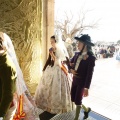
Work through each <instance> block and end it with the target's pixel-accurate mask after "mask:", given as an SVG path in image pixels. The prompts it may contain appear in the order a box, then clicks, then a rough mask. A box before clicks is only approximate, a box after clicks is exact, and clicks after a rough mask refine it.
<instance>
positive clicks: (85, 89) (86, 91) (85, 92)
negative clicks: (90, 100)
mask: <svg viewBox="0 0 120 120" xmlns="http://www.w3.org/2000/svg"><path fill="white" fill-rule="evenodd" d="M88 95H89V91H88V89H87V88H84V91H83V97H87V96H88Z"/></svg>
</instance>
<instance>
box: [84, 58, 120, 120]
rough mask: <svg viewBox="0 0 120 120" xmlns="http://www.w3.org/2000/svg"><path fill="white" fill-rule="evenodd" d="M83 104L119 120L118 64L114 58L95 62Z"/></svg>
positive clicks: (119, 88)
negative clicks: (87, 94)
mask: <svg viewBox="0 0 120 120" xmlns="http://www.w3.org/2000/svg"><path fill="white" fill-rule="evenodd" d="M83 104H85V105H87V106H89V107H91V108H92V110H93V111H95V112H97V113H100V114H101V115H104V116H106V117H108V118H110V119H112V120H120V62H119V61H117V60H116V59H115V58H106V59H99V60H96V66H95V69H94V74H93V79H92V83H91V88H90V91H89V96H88V97H87V98H84V99H83Z"/></svg>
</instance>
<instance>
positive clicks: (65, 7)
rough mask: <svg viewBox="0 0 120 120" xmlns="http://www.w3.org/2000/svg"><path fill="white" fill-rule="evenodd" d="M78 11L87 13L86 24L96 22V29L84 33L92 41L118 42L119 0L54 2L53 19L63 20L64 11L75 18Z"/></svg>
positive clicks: (119, 38)
mask: <svg viewBox="0 0 120 120" xmlns="http://www.w3.org/2000/svg"><path fill="white" fill-rule="evenodd" d="M80 10H83V11H89V12H88V13H87V14H86V22H92V21H98V27H97V28H96V29H89V30H87V31H84V33H86V34H89V35H90V36H91V38H92V40H93V41H106V42H116V41H117V40H120V12H119V11H120V0H55V18H56V17H57V18H59V19H61V18H63V19H64V15H63V14H64V12H65V11H66V12H68V13H70V11H71V12H72V13H73V14H74V16H77V15H78V13H79V11H80ZM75 18H76V17H75Z"/></svg>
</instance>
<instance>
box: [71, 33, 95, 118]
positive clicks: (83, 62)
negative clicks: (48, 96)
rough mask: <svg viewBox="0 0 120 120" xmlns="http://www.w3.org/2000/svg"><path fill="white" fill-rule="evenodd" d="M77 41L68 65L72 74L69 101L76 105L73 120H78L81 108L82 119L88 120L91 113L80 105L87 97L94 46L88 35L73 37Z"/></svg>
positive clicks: (93, 59) (91, 72)
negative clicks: (75, 49) (82, 110)
mask: <svg viewBox="0 0 120 120" xmlns="http://www.w3.org/2000/svg"><path fill="white" fill-rule="evenodd" d="M75 39H76V40H77V41H78V43H77V44H78V50H79V52H76V53H75V55H74V57H73V58H72V59H71V61H70V64H69V69H70V72H71V73H72V74H73V82H72V88H71V99H72V102H74V103H75V104H76V115H75V119H74V120H78V118H79V114H80V110H81V107H82V108H83V109H84V119H86V118H88V114H89V112H90V111H91V109H90V108H86V107H85V106H84V105H83V104H82V99H83V97H87V96H88V94H89V93H88V92H89V87H90V84H91V79H92V75H93V70H94V66H95V59H96V58H95V57H94V55H93V52H92V49H91V47H92V46H94V44H93V43H92V42H91V38H90V36H89V35H86V34H84V35H82V36H81V37H75Z"/></svg>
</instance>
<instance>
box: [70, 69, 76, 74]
mask: <svg viewBox="0 0 120 120" xmlns="http://www.w3.org/2000/svg"><path fill="white" fill-rule="evenodd" d="M70 72H71V73H72V74H73V75H76V74H78V73H77V72H76V71H75V70H73V69H70Z"/></svg>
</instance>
